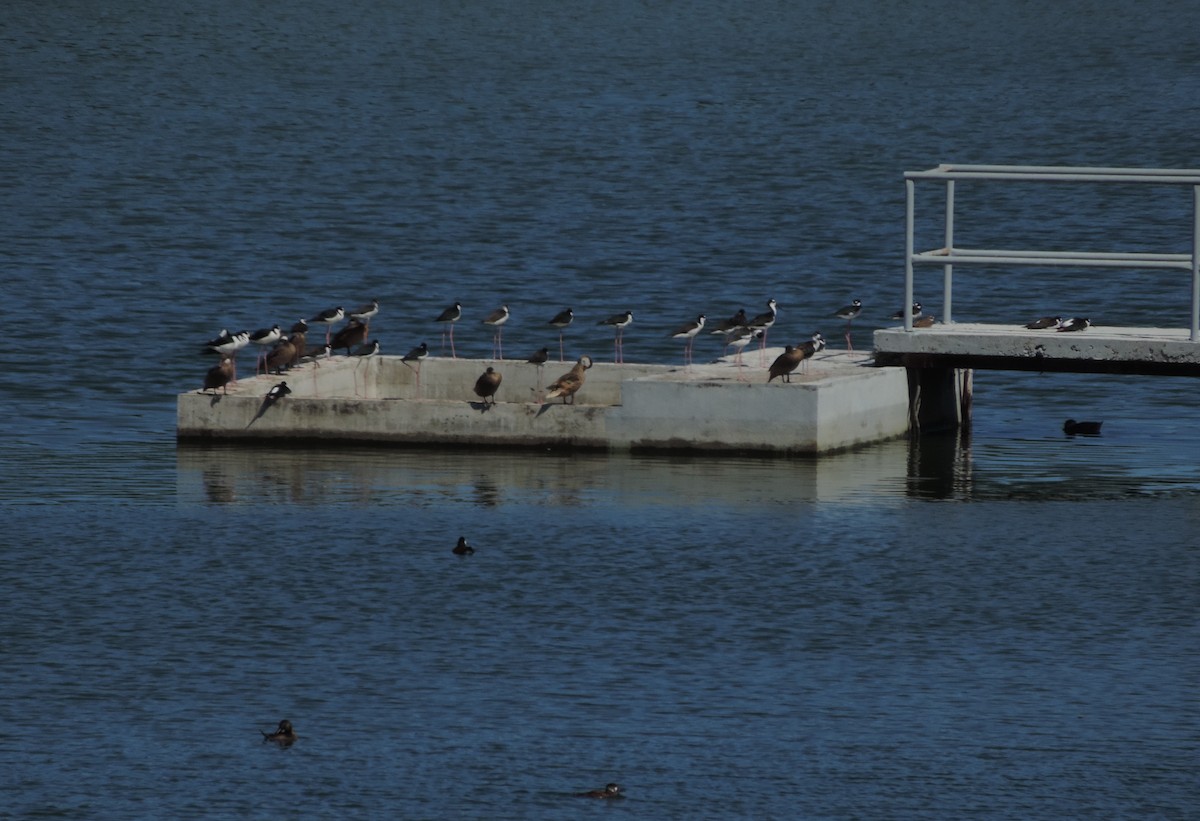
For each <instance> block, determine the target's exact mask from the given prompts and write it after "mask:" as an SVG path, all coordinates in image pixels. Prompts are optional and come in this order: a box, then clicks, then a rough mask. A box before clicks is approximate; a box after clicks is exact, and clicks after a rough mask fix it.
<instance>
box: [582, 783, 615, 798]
mask: <svg viewBox="0 0 1200 821" xmlns="http://www.w3.org/2000/svg"><path fill="white" fill-rule="evenodd" d="M576 795H578V796H579V797H580V798H624V797H625V796H623V795H621V785H620V784H613V783H609V784H606V785H605V786H604V789H602V790H588V791H587V792H581V793H576Z"/></svg>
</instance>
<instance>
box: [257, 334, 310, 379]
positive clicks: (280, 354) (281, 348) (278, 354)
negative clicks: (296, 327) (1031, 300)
mask: <svg viewBox="0 0 1200 821" xmlns="http://www.w3.org/2000/svg"><path fill="white" fill-rule="evenodd" d="M297 336H299V338H300V339H303V338H304V335H303V334H292V335H291V336H290V337H288V338H287V339H281V340H279V342H277V343H276V344H275V347H274V348H272V349H271V351H270V353H268V354H267V357H266V361H265V362H264V370H265V371H266V372H267V373H283V371H284V369H285V368H290V367H291V366H292V365H294V364H296V362H297V361H298V359H299V350H298V349H297V347H296V345H295V343H294V342H292V340H293V339H295V338H296V337H297Z"/></svg>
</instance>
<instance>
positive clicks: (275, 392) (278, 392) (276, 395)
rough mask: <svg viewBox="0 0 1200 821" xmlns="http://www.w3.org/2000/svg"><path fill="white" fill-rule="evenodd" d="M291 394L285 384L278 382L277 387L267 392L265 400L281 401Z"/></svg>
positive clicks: (290, 390)
mask: <svg viewBox="0 0 1200 821" xmlns="http://www.w3.org/2000/svg"><path fill="white" fill-rule="evenodd" d="M291 392H292V389H291V388H289V387H288V383H287V382H280V383H279V384H278V385H276V386H275V387H273V388H271V390H269V391H267V399H270V400H271V401H275V400H276V399H282V398H283V397H285V396H288V395H290V394H291Z"/></svg>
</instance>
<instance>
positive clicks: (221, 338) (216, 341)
mask: <svg viewBox="0 0 1200 821" xmlns="http://www.w3.org/2000/svg"><path fill="white" fill-rule="evenodd" d="M249 344H250V332H249V331H238V332H237V333H233V334H231V333H229V331H227V330H225V329H224V328H222V329H221V333H220V334H218V335H217V336H216V337H215V338H213V339H210V340H208V342H206V343H205V344H204V349H205V350H206V351H211V352H212V353H215V354H219V355H221V356H222V357H229V359H230V360H232V362H233V376H232V378H231V379H230V381H231V382H233V384H235V385H236V384H237V352H238V351H240V350H241V349H242V348H244V347H246V346H247V345H249Z"/></svg>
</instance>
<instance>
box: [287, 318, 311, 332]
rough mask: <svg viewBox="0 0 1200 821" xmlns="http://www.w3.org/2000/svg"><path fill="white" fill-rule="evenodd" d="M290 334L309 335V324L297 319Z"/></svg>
mask: <svg viewBox="0 0 1200 821" xmlns="http://www.w3.org/2000/svg"><path fill="white" fill-rule="evenodd" d="M290 333H294V334H306V333H308V322H306V321H305V320H303V319H297V320H296V321H295V322H293V323H292V327H291V330H290Z"/></svg>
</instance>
